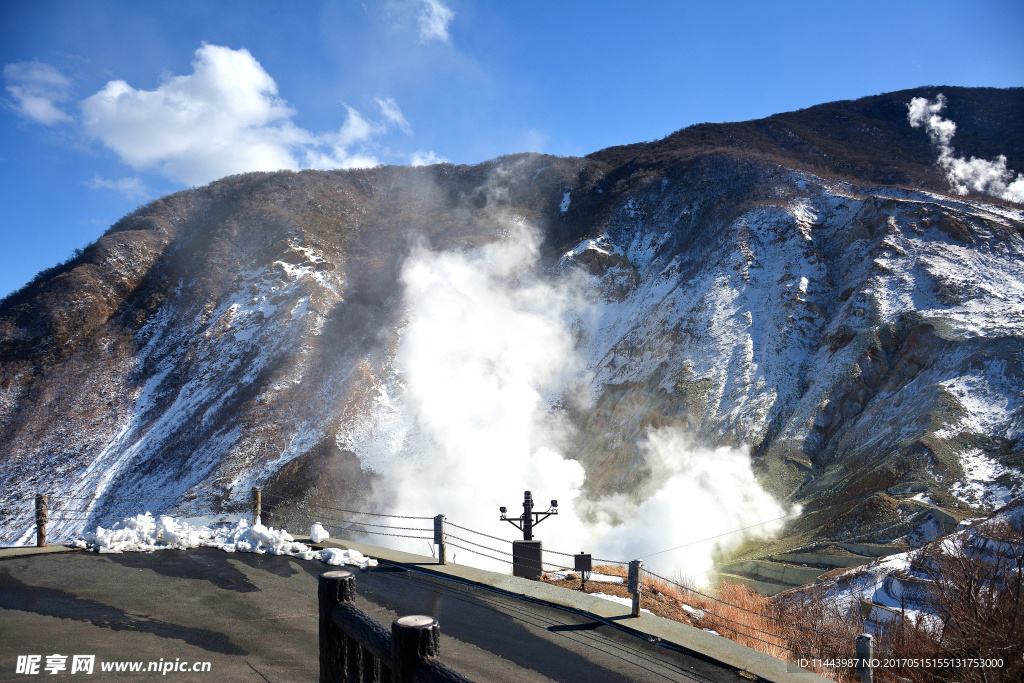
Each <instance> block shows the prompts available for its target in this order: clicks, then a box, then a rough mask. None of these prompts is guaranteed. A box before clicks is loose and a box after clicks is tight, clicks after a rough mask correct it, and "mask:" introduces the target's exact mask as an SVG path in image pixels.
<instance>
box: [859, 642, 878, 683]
mask: <svg viewBox="0 0 1024 683" xmlns="http://www.w3.org/2000/svg"><path fill="white" fill-rule="evenodd" d="M872 640H873V638H872V637H871V634H870V633H862V634H860V635H859V636H857V666H856V668H855V669H854V673H856V674H857V676H859V677H860V680H861V683H872V681H874V680H875V678H874V671H873V670H872V666H871V660H872V659H874V654H875V652H874V651H875V647H874V643H873V642H872Z"/></svg>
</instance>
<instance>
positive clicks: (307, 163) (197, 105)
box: [82, 45, 409, 185]
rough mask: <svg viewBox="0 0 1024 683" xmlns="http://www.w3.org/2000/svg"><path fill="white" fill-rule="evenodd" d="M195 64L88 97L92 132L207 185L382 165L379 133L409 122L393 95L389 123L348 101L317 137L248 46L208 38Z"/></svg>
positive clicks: (140, 164) (126, 155) (386, 103)
mask: <svg viewBox="0 0 1024 683" xmlns="http://www.w3.org/2000/svg"><path fill="white" fill-rule="evenodd" d="M192 65H193V68H194V71H193V73H192V74H190V75H187V76H175V77H173V78H170V79H169V80H167V81H166V82H165V83H164V84H163V85H161V86H160V87H159V88H157V89H155V90H136V89H135V88H133V87H131V86H130V85H128V84H127V83H125V82H124V81H120V80H118V81H111V82H109V83H107V85H106V87H104V88H103V89H102V90H101V91H99V92H98V93H96V94H94V95H92V96H91V97H89V98H87V99H86V100H85V101H84V102H82V114H83V126H84V128H85V130H86V132H87V133H88V134H89V135H91V136H92V137H95V138H97V139H98V140H100V141H101V142H102V143H103V144H104V145H106V146H107V147H109V148H110V149H112V150H113V151H114V152H116V153H117V154H118V155H119V156H120V157H121V159H122V160H123V161H124V162H125V163H126V164H128V165H129V166H131V167H132V168H134V169H137V170H149V169H155V170H157V171H159V172H160V173H161V174H163V175H164V176H166V177H168V178H171V179H173V180H177V181H180V182H183V183H185V184H187V185H199V184H203V183H207V182H209V181H211V180H214V179H216V178H220V177H223V176H225V175H230V174H233V173H244V172H247V171H275V170H278V169H284V168H287V169H299V168H352V167H360V166H375V165H377V164H378V163H379V162H378V161H377V159H376V158H375V157H374V156H373V155H372V153H370V152H368V151H367V150H368V148H370V147H372V145H373V143H374V141H375V138H377V137H378V136H380V135H381V134H383V133H384V132H386V131H387V130H388V129H389V126H391V125H398V127H400V128H402V129H403V130H406V129H407V128H408V126H409V124H408V122H407V121H405V119H404V117H402V115H401V111H400V110H399V109H398V105H397V104H396V103H395V101H394V100H393V99H385V100H378V101H377V102H378V105H379V106H380V107H381V111H382V113H383V114H384V121H382V122H381V123H371V122H369V121H367V120H366V119H364V118H363V117H362V116H361V115H360V113H359V112H358V111H357V110H355V109H353V108H352V107H348V108H347V110H348V116H347V118H346V120H345V123H344V125H342V126H341V128H340V129H339V130H338V131H337V132H333V133H322V134H314V133H311V132H310V131H307V130H305V129H303V128H300V127H298V126H296V125H295V124H294V123H293V122H292V117H294V116H295V111H294V110H293V109H292V108H291V107H290V106H289V105H288V103H287V102H286V101H285V100H284V99H282V98H281V97H279V96H278V90H277V84H276V83H275V82H274V79H273V78H271V76H270V74H268V73H267V72H266V71H265V70H264V69H263V67H262V66H261V65H260V63H259V62H258V61H257V60H256V59H255V58H254V57H253V56H252V55H251V54H250V53H249V51H248V50H244V49H242V50H232V49H230V48H227V47H222V46H217V45H203V46H202V47H201V48H199V49H198V50H196V53H195V60H194V61H193V62H192Z"/></svg>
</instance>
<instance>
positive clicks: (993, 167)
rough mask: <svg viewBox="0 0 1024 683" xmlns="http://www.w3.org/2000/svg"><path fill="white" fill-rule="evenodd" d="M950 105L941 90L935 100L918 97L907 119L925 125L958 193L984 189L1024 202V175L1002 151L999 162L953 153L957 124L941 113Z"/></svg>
mask: <svg viewBox="0 0 1024 683" xmlns="http://www.w3.org/2000/svg"><path fill="white" fill-rule="evenodd" d="M945 106H946V98H945V97H944V96H943V95H942V93H939V95H938V96H937V97H936V98H935V101H934V102H929V101H928V100H927V99H925V98H924V97H915V98H914V99H912V100H910V104H909V105H907V109H908V110H909V111H908V112H907V120H908V121H910V125H911V126H912V127H914V128H918V127H920V126H922V125H924V126H925V127H926V129H927V131H928V136H929V137H930V138H931V140H932V144H934V145H935V146H936V147H938V149H939V165H940V166H941V167H942V168H944V169H945V170H946V179H947V180H948V181H949V184H950V185H952V186H953V189H954V190H955V191H956V192H957V193H958V194H967V192H968V191H970V190H974V191H975V192H982V193H985V194H988V195H992V196H994V197H999V198H1001V199H1007V200H1009V201H1012V202H1024V175H1021V174H1017V177H1016V179H1014V177H1013V171H1011V170H1009V169H1008V168H1007V167H1006V157H1005V156H1003V155H1002V154H1000V155H999V156H998V157H996V160H995V161H988V160H985V159H978V158H976V157H971V159H970V160H969V161H968V160H967V159H964V158H963V157H955V156H953V145H952V141H953V135H955V134H956V124H955V123H953V122H952V121H950V120H949V119H944V118H942V117H941V116H939V112H941V111H942V110H943V108H945Z"/></svg>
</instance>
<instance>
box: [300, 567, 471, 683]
mask: <svg viewBox="0 0 1024 683" xmlns="http://www.w3.org/2000/svg"><path fill="white" fill-rule="evenodd" d="M355 598H356V579H355V576H353V575H352V573H351V572H346V571H332V572H325V573H324V574H321V575H320V585H319V588H318V599H319V602H320V683H412V682H416V683H472V680H471V679H469V678H466V677H465V676H463V675H462V674H460V673H459V672H458V671H455V670H454V669H452V668H450V667H449V666H447V665H446V664H443V663H442V662H441V661H440V660H439V659H438V658H437V657H438V653H439V651H440V647H441V627H440V625H439V624H438V623H437V621H436V620H435V619H434V618H432V617H428V616H421V615H414V616H407V617H399V618H398V619H395V621H394V622H392V624H391V631H388V630H387V629H386V628H385V627H384V626H383V625H382V624H380V623H378V622H377V621H376V620H375V619H374V618H373V617H371V616H370V615H369V614H367V613H366V612H364V611H363V610H361V609H359V608H358V607H356V605H355Z"/></svg>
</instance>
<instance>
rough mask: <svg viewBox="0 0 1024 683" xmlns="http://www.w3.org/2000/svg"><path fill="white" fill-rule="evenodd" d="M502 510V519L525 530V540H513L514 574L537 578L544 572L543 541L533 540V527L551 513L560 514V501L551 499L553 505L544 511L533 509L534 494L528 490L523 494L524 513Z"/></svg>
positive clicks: (502, 508)
mask: <svg viewBox="0 0 1024 683" xmlns="http://www.w3.org/2000/svg"><path fill="white" fill-rule="evenodd" d="M499 509H500V510H501V519H502V520H504V521H506V522H508V523H509V524H511V525H512V526H514V527H515V528H517V529H521V530H522V532H523V540H521V541H513V542H512V575H513V576H520V577H523V578H526V579H537V578H540V576H541V574H543V571H544V570H543V567H544V562H543V559H542V557H541V554H542V552H543V550H542V548H541V542H540V541H535V540H533V527H534V525H536V524H540V523H541V522H542V521H543V520H545V519H547V518H548V517H550V516H551V515H557V514H558V501H557V500H553V501H551V507H550V508H548V509H547V510H545V511H544V512H534V511H533V494H531V493H530V492H529V491H527V492H526V493H525V494H524V495H523V514H522V515H521V516H520V517H519V518H512V519H510V518H509V517H507V516H506V514H507V513H508V509H507V508H505V507H504V506H503V507H501V508H499Z"/></svg>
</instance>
